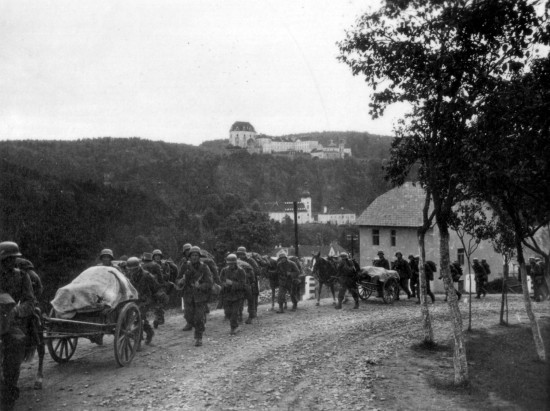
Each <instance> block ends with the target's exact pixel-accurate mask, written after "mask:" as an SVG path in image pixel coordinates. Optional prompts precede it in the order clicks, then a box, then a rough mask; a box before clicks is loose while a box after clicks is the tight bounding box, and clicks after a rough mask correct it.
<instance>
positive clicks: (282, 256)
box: [279, 253, 288, 258]
mask: <svg viewBox="0 0 550 411" xmlns="http://www.w3.org/2000/svg"><path fill="white" fill-rule="evenodd" d="M279 258H288V256H287V255H286V253H281V254H279Z"/></svg>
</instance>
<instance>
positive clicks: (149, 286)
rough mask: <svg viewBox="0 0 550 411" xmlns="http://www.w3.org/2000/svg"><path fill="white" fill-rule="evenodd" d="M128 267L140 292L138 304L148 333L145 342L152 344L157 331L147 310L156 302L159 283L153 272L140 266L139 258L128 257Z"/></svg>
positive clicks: (129, 277)
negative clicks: (148, 318)
mask: <svg viewBox="0 0 550 411" xmlns="http://www.w3.org/2000/svg"><path fill="white" fill-rule="evenodd" d="M126 269H127V270H128V279H129V280H130V283H132V285H133V286H134V288H135V289H136V291H137V292H138V296H139V302H138V306H139V311H140V313H141V320H142V324H143V331H145V334H146V339H145V344H147V345H149V344H151V340H152V339H153V336H154V335H155V332H154V331H153V329H152V328H151V325H150V324H149V321H148V320H147V312H148V311H149V309H150V308H151V307H152V306H153V304H154V296H155V294H156V293H157V291H158V288H159V284H158V283H157V281H156V280H155V279H154V277H153V276H152V275H151V273H149V272H148V271H146V270H144V269H143V268H142V267H141V266H140V264H139V258H137V257H130V258H129V259H128V261H127V262H126Z"/></svg>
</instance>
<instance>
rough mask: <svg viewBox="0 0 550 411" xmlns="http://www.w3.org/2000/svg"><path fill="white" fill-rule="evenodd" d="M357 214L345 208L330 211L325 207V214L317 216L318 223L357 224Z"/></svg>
mask: <svg viewBox="0 0 550 411" xmlns="http://www.w3.org/2000/svg"><path fill="white" fill-rule="evenodd" d="M355 217H356V216H355V213H354V212H353V211H351V210H349V209H347V208H345V207H340V208H335V209H329V208H328V207H323V212H322V213H318V214H317V215H316V220H317V222H318V223H323V224H328V223H330V224H336V225H342V224H355Z"/></svg>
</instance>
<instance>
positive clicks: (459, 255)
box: [456, 248, 464, 265]
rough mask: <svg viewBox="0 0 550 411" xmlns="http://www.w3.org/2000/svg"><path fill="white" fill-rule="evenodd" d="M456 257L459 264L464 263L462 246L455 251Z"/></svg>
mask: <svg viewBox="0 0 550 411" xmlns="http://www.w3.org/2000/svg"><path fill="white" fill-rule="evenodd" d="M456 259H457V260H458V263H459V264H460V265H464V248H459V249H458V250H457V251H456Z"/></svg>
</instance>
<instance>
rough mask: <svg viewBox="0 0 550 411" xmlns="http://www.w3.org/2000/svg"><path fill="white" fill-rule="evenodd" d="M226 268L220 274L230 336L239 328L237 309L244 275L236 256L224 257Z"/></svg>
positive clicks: (242, 288) (242, 289) (243, 290)
mask: <svg viewBox="0 0 550 411" xmlns="http://www.w3.org/2000/svg"><path fill="white" fill-rule="evenodd" d="M226 262H227V266H225V267H224V268H223V269H222V271H221V274H220V280H221V282H222V295H223V308H224V312H225V317H226V318H228V319H229V324H230V325H231V335H235V334H236V333H237V328H238V327H239V308H240V303H241V301H242V300H243V298H244V295H245V283H246V274H245V272H244V270H243V269H242V268H240V267H239V266H238V265H237V256H236V255H235V254H229V255H228V256H227V257H226Z"/></svg>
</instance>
